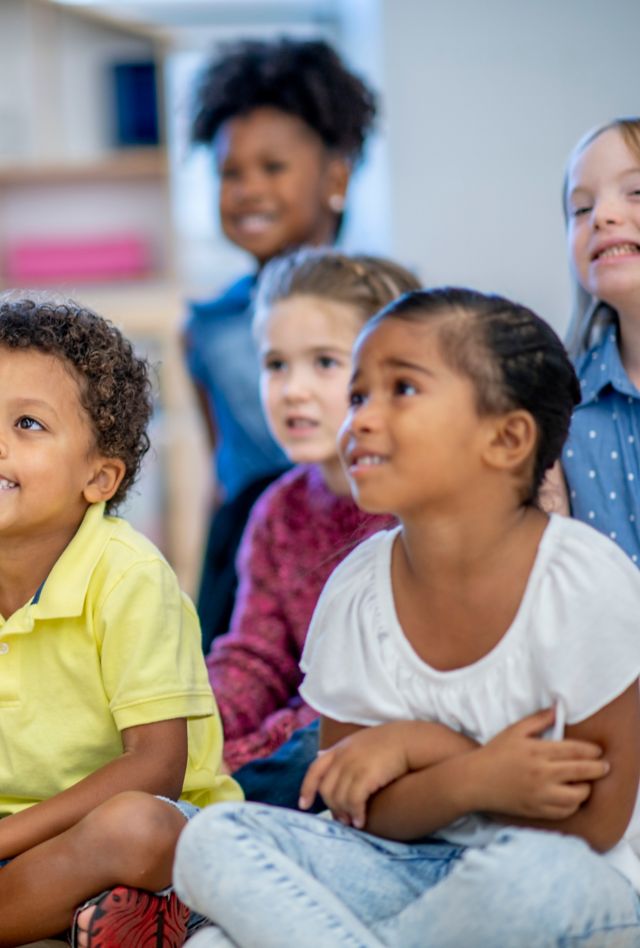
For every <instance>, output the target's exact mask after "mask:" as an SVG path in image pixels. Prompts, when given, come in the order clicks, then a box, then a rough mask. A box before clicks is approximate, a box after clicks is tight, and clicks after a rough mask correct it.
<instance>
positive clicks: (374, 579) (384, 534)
mask: <svg viewBox="0 0 640 948" xmlns="http://www.w3.org/2000/svg"><path fill="white" fill-rule="evenodd" d="M399 531H400V527H399V526H393V527H390V528H388V529H386V530H378V532H377V533H373V534H371V536H369V537H367V538H366V540H362V541H361V542H360V543H358V544H357V546H355V547H354V548H353V549H352V550H351V552H350V553H348V554H347V556H346V557H345V558H344V559H343V560H342V561H341V562H340V563H338V565H337V566H336V568H335V569H334V570H333V572H332V573H331V576H330V577H329V580H328V582H327V584H326V586H325V587H324V589H323V591H322V598H323V600H324V602H325V605H326V604H327V602H328V601H330V600H335V599H341V600H343V601H345V602H346V599H347V598H349V599H353V598H357V597H358V596H359V595H360V593H361V592H363V591H366V590H369V591H372V590H377V591H378V592H381V591H382V590H384V589H386V588H387V587H388V586H389V583H390V575H391V551H392V548H393V543H394V540H395V538H396V536H397V535H398V532H399Z"/></svg>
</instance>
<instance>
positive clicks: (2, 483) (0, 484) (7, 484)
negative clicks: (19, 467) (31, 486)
mask: <svg viewBox="0 0 640 948" xmlns="http://www.w3.org/2000/svg"><path fill="white" fill-rule="evenodd" d="M17 486H18V485H17V484H16V483H15V481H8V480H7V479H6V477H0V490H11V488H12V487H17Z"/></svg>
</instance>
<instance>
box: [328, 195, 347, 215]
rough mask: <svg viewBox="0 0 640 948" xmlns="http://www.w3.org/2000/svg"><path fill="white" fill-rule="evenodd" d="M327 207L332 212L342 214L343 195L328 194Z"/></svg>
mask: <svg viewBox="0 0 640 948" xmlns="http://www.w3.org/2000/svg"><path fill="white" fill-rule="evenodd" d="M329 208H330V210H332V211H333V213H334V214H342V212H343V211H344V195H343V194H330V195H329Z"/></svg>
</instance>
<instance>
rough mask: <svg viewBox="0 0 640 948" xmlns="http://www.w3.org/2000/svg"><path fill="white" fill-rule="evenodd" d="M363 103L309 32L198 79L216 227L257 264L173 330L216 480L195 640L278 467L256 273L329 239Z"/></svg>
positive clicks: (221, 617)
mask: <svg viewBox="0 0 640 948" xmlns="http://www.w3.org/2000/svg"><path fill="white" fill-rule="evenodd" d="M375 115H376V99H375V96H374V94H373V93H372V92H371V90H370V89H369V88H368V87H367V86H366V85H365V84H364V83H363V82H362V80H361V79H359V78H358V77H357V76H355V75H354V74H353V73H352V72H350V71H349V70H348V69H347V68H346V66H345V65H344V63H343V62H342V61H341V60H340V58H339V57H338V55H337V54H336V52H335V51H334V50H333V49H331V47H330V46H328V45H327V43H325V42H324V41H322V40H298V39H292V38H280V39H277V40H275V41H254V40H250V41H246V40H245V41H241V42H237V43H234V44H231V45H229V46H226V47H224V48H223V49H222V51H221V53H220V55H219V56H218V57H217V58H216V59H214V60H213V61H212V62H211V63H210V64H209V65H208V66H207V67H206V69H205V70H204V71H203V72H202V74H201V76H200V77H199V81H198V84H197V87H196V94H195V102H194V114H193V122H192V138H193V141H194V142H195V143H196V144H200V145H206V146H207V147H210V148H211V149H212V152H213V156H214V161H215V167H216V170H217V172H218V175H219V178H220V190H219V212H220V221H221V226H222V230H223V232H224V233H225V235H226V236H227V237H228V238H229V240H230V241H231V242H232V243H234V244H236V245H237V246H238V247H240V248H241V249H243V250H245V251H247V252H248V253H249V254H250V255H251V256H252V257H253V258H254V260H255V262H256V272H254V273H252V274H250V275H248V276H245V277H244V278H242V279H240V280H238V281H237V282H235V283H234V284H233V285H232V286H231V287H229V288H228V289H227V290H226V291H224V292H223V293H222V295H220V296H219V297H217V298H216V299H214V300H209V301H206V302H194V303H191V304H190V307H189V315H188V319H187V322H186V326H185V331H184V342H185V350H186V357H187V363H188V367H189V371H190V374H191V376H192V379H193V381H194V384H195V387H196V392H197V395H198V400H199V403H200V406H201V408H202V411H203V415H204V418H205V421H206V425H207V430H208V432H209V435H210V443H211V447H212V450H213V452H214V455H215V476H216V485H217V496H216V503H215V507H216V512H215V515H214V518H213V521H212V524H211V528H210V533H209V539H208V543H207V549H206V553H205V559H204V565H203V572H202V580H201V587H200V594H199V599H198V611H199V614H200V619H201V622H202V627H203V643H204V646H205V650H206V649H208V646H209V644H210V642H211V639H212V638H213V636H215V635H217V634H219V633H221V632H225V631H226V630H227V628H228V623H229V619H230V615H231V609H232V607H233V599H234V595H235V588H236V576H235V569H234V560H235V554H236V550H237V547H238V543H239V541H240V536H241V534H242V530H243V528H244V525H245V522H246V518H247V516H248V513H249V510H250V509H251V506H252V505H253V502H254V501H255V500H256V498H257V497H258V495H259V494H260V493H261V492H262V490H263V489H264V488H265V487H266V486H267V484H268V483H269V482H270V481H271V480H273V478H274V477H275V476H276V475H277V474H279V473H282V471H283V470H284V469H285V467H286V466H287V459H286V457H285V456H284V454H283V453H282V452H281V450H280V449H279V448H278V446H277V445H276V444H275V442H274V441H273V439H272V438H271V435H270V434H269V432H268V430H267V427H266V424H265V421H264V418H263V416H262V411H261V408H260V403H259V395H258V362H257V356H256V353H255V347H254V343H253V340H252V337H251V310H252V306H251V298H252V293H253V288H254V284H255V279H256V275H257V271H259V270H260V268H261V267H262V266H263V265H264V264H265V263H266V262H267V261H268V260H270V259H271V258H272V257H274V256H276V255H277V254H280V253H283V252H285V251H287V250H290V249H293V248H295V247H297V246H300V245H302V244H311V245H321V244H330V243H333V242H334V240H335V239H336V237H337V234H338V231H339V228H340V225H341V223H342V218H343V214H344V208H345V199H346V193H347V187H348V183H349V177H350V175H351V171H352V170H353V168H354V166H355V165H356V164H357V162H358V160H359V159H360V158H361V156H362V151H363V147H364V143H365V140H366V138H367V135H368V133H369V132H370V130H371V128H372V125H373V122H374V119H375Z"/></svg>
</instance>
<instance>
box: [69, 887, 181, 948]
mask: <svg viewBox="0 0 640 948" xmlns="http://www.w3.org/2000/svg"><path fill="white" fill-rule="evenodd" d="M92 905H93V906H95V909H94V912H93V915H92V916H91V920H90V921H89V925H88V926H87V927H85V926H84V925H83V926H82V927H81V926H80V925H79V924H78V919H79V916H80V915H81V913H82V912H84V911H85V909H87V908H89V907H90V906H92ZM188 920H189V909H188V908H187V906H186V905H183V903H182V902H181V901H180V900H179V898H178V897H177V895H176V894H175V892H170V893H169V894H168V895H155V894H154V893H153V892H145V891H143V890H142V889H130V888H129V887H128V886H117V887H116V888H115V889H109V891H108V892H103V893H102V895H99V896H97V898H95V899H91V900H90V901H89V902H85V904H84V905H83V906H82V907H81V908H79V909H78V911H77V912H76V914H75V916H74V919H73V929H72V933H71V944H72V945H74V946H75V945H78V933H79V932H80V931H82V934H83V935H84V939H83V940H84V943H85V945H86V948H181V946H182V945H184V943H185V940H186V937H187V922H188Z"/></svg>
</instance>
